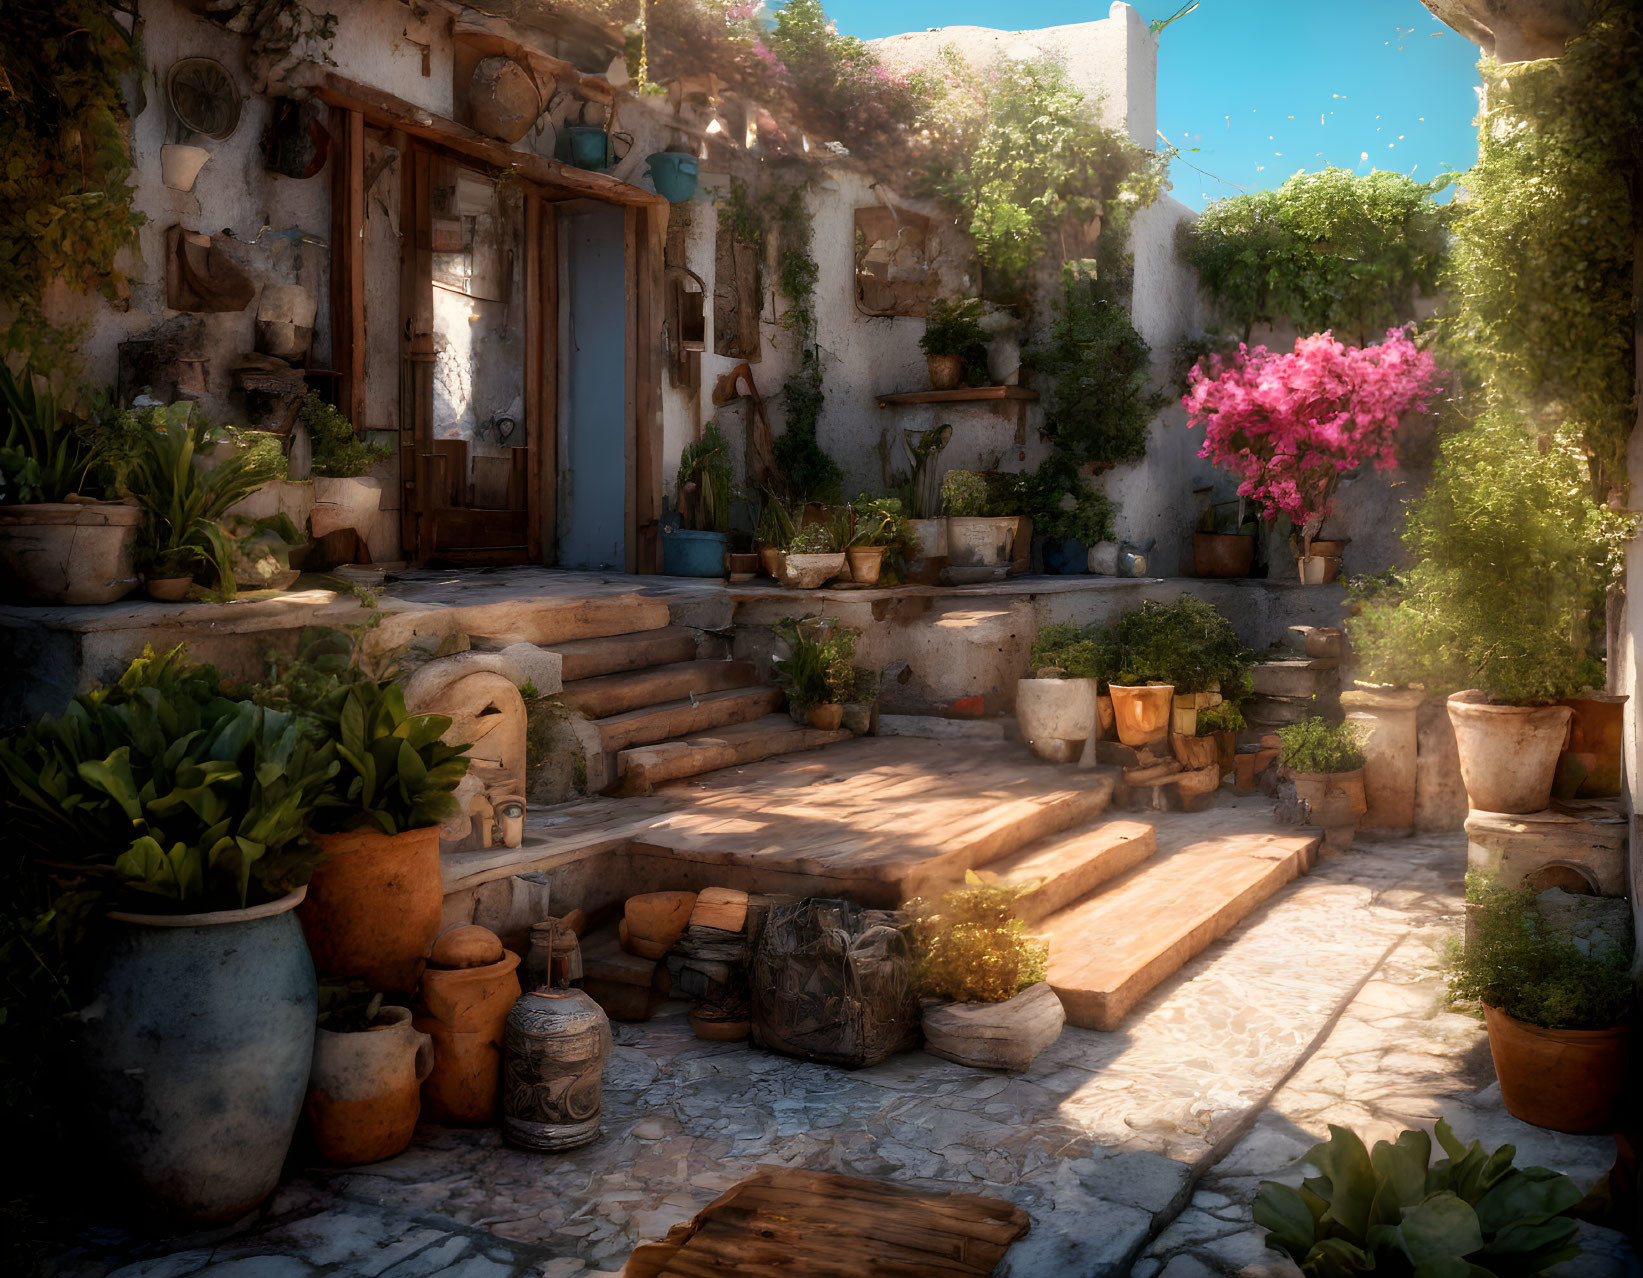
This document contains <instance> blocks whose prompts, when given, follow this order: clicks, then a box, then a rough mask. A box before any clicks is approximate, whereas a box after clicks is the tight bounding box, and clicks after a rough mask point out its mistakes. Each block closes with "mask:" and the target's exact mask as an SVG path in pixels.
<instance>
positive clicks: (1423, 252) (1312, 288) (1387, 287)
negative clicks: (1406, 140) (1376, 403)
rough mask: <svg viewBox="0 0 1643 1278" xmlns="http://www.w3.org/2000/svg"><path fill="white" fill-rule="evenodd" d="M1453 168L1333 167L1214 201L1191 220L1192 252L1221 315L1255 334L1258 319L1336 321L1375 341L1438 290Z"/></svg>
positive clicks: (1305, 323)
mask: <svg viewBox="0 0 1643 1278" xmlns="http://www.w3.org/2000/svg"><path fill="white" fill-rule="evenodd" d="M1450 182H1451V179H1450V178H1449V177H1448V176H1444V177H1439V178H1436V179H1434V180H1433V181H1431V182H1417V181H1415V180H1414V179H1412V178H1408V177H1405V176H1404V175H1403V174H1401V173H1392V172H1375V173H1368V174H1363V175H1359V174H1354V173H1353V172H1351V171H1350V170H1348V169H1338V168H1325V169H1323V170H1321V171H1320V172H1317V173H1297V174H1295V176H1293V177H1292V178H1290V179H1289V180H1288V181H1287V182H1285V183H1284V184H1283V185H1282V186H1281V187H1279V188H1278V189H1277V190H1276V191H1252V192H1250V193H1248V194H1246V195H1235V196H1231V197H1229V198H1227V199H1223V200H1213V201H1211V202H1210V203H1209V204H1208V205H1207V206H1206V207H1205V209H1204V211H1203V212H1202V213H1201V214H1199V216H1198V218H1197V220H1196V221H1194V222H1192V223H1191V224H1189V225H1185V226H1183V228H1182V232H1181V235H1182V245H1181V248H1182V254H1183V256H1184V257H1185V258H1186V260H1187V261H1188V262H1190V263H1191V264H1192V265H1193V266H1194V267H1195V268H1196V269H1197V271H1198V278H1199V282H1200V283H1201V284H1202V285H1203V287H1204V290H1205V292H1207V293H1208V294H1209V296H1210V299H1211V301H1212V302H1213V304H1214V307H1215V311H1216V314H1217V316H1218V317H1219V318H1220V320H1221V321H1222V323H1224V324H1226V325H1227V326H1228V327H1229V328H1230V329H1231V330H1232V331H1233V332H1235V333H1236V334H1237V335H1238V337H1239V339H1240V340H1242V341H1248V340H1249V337H1250V333H1251V330H1252V329H1253V328H1254V327H1255V325H1257V324H1271V323H1278V322H1283V323H1288V324H1291V325H1293V326H1294V327H1295V328H1296V329H1297V330H1298V331H1299V332H1302V333H1318V332H1322V331H1324V330H1326V329H1328V330H1332V331H1333V332H1334V333H1335V335H1336V337H1338V338H1341V339H1342V340H1343V341H1344V340H1350V341H1352V342H1354V343H1356V344H1357V345H1359V346H1364V345H1367V344H1368V343H1369V341H1370V340H1371V339H1373V338H1378V337H1379V336H1380V335H1381V334H1383V333H1385V332H1386V330H1387V329H1388V328H1391V327H1394V326H1395V325H1397V324H1400V323H1402V322H1403V321H1405V320H1407V319H1409V318H1410V317H1411V315H1410V312H1411V309H1412V303H1413V301H1414V299H1415V297H1416V295H1417V294H1419V295H1423V296H1426V297H1433V296H1436V295H1437V292H1438V277H1439V275H1440V273H1441V272H1442V270H1443V268H1444V265H1445V262H1446V260H1447V255H1448V248H1449V244H1448V234H1447V225H1448V223H1449V221H1450V220H1451V209H1452V208H1453V207H1454V206H1445V205H1440V204H1438V203H1436V202H1435V200H1434V197H1435V196H1436V195H1437V194H1438V193H1439V192H1441V191H1442V190H1443V189H1444V188H1445V187H1447V186H1448V185H1450Z"/></svg>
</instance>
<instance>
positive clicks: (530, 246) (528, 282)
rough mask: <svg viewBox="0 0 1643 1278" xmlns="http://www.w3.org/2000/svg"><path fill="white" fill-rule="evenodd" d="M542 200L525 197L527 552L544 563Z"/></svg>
mask: <svg viewBox="0 0 1643 1278" xmlns="http://www.w3.org/2000/svg"><path fill="white" fill-rule="evenodd" d="M544 245H545V242H544V240H543V237H542V201H541V199H540V198H539V197H538V196H536V195H535V194H531V195H527V196H526V197H525V267H524V274H525V390H524V400H525V443H526V446H527V447H528V448H529V450H530V452H529V455H528V457H527V459H526V460H527V461H528V462H529V466H530V469H529V473H528V475H527V476H526V480H525V553H526V555H527V556H528V557H529V558H530V561H531V562H532V563H533V564H536V563H541V562H542V522H541V518H540V513H539V510H540V506H541V501H542V418H543V405H542V366H543V364H544V363H545V362H546V355H547V348H546V347H545V346H544V345H543V342H542V253H543V248H544Z"/></svg>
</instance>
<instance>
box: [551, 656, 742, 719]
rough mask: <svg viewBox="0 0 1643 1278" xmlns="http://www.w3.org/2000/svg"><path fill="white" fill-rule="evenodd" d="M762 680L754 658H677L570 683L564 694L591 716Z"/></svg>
mask: <svg viewBox="0 0 1643 1278" xmlns="http://www.w3.org/2000/svg"><path fill="white" fill-rule="evenodd" d="M758 681H759V679H758V676H757V675H756V674H755V673H754V670H753V663H752V662H751V661H676V662H673V663H672V664H671V665H665V666H650V667H648V668H646V669H643V670H624V671H622V672H621V673H619V674H608V675H599V676H597V677H595V678H592V679H578V680H576V681H575V682H574V683H566V684H565V686H564V690H563V691H562V692H561V693H560V700H562V701H563V702H564V703H565V708H566V709H568V710H575V711H576V712H577V713H579V714H585V715H587V716H588V718H590V719H608V718H610V716H612V715H617V714H622V713H623V712H625V711H628V710H638V709H640V708H641V707H643V706H654V705H660V704H662V703H663V702H669V701H688V700H689V699H690V695H691V693H695V694H696V696H697V697H701V696H703V695H705V694H706V693H709V692H723V691H725V690H726V689H728V688H747V687H751V686H752V685H753V684H756V683H757V682H758Z"/></svg>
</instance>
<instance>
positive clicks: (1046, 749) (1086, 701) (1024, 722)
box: [1015, 679, 1099, 763]
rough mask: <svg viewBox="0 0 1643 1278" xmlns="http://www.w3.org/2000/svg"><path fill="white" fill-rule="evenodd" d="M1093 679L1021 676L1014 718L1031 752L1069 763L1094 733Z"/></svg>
mask: <svg viewBox="0 0 1643 1278" xmlns="http://www.w3.org/2000/svg"><path fill="white" fill-rule="evenodd" d="M1098 686H1099V685H1098V684H1097V682H1096V681H1095V680H1094V679H1022V680H1020V681H1018V682H1017V683H1016V686H1015V717H1016V722H1017V723H1018V724H1019V725H1020V726H1021V735H1022V737H1023V739H1025V741H1026V742H1027V745H1028V747H1029V748H1031V750H1032V752H1033V753H1034V754H1036V755H1037V756H1038V757H1039V758H1041V759H1048V760H1049V761H1050V762H1051V763H1070V762H1072V761H1073V760H1075V759H1077V758H1078V756H1079V755H1080V753H1082V752H1083V749H1084V743H1085V742H1086V741H1088V740H1089V739H1090V737H1091V736H1093V735H1094V734H1095V732H1096V715H1097V705H1096V689H1097V687H1098Z"/></svg>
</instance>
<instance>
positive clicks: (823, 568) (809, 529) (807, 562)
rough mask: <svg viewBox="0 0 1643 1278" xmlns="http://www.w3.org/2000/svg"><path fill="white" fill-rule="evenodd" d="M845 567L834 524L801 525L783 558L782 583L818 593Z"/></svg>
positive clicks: (842, 548) (837, 532) (845, 562)
mask: <svg viewBox="0 0 1643 1278" xmlns="http://www.w3.org/2000/svg"><path fill="white" fill-rule="evenodd" d="M847 564H848V561H847V560H846V559H845V555H844V544H843V542H842V541H841V540H840V536H839V528H838V526H837V525H836V524H835V523H834V521H832V520H831V519H827V520H823V521H821V522H819V523H811V524H801V525H800V526H799V528H798V530H797V531H796V532H794V534H793V540H792V541H790V542H788V543H787V553H786V554H785V555H784V556H783V557H782V584H783V585H787V586H792V587H794V588H795V589H798V590H817V589H819V588H821V587H822V586H825V585H826V584H827V583H828V582H830V581H832V580H833V579H834V578H835V577H837V576H839V575H840V574H842V573H843V572H844V571H845V568H846V566H847Z"/></svg>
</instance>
